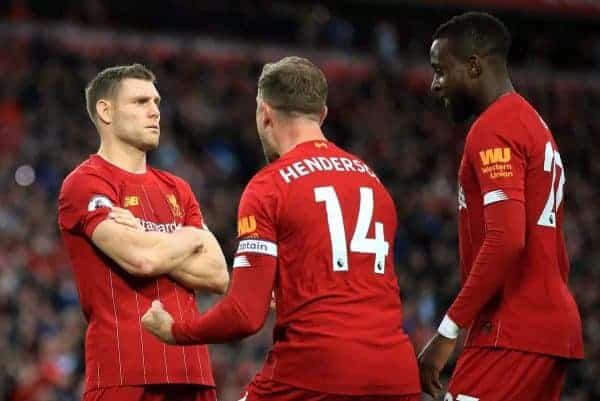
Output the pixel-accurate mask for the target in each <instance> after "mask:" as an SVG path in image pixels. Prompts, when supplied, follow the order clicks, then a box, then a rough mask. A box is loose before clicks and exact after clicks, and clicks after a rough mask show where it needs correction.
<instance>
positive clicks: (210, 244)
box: [91, 207, 229, 294]
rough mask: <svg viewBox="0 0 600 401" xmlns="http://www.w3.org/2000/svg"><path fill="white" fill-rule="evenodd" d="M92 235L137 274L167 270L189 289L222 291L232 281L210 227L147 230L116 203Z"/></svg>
mask: <svg viewBox="0 0 600 401" xmlns="http://www.w3.org/2000/svg"><path fill="white" fill-rule="evenodd" d="M91 239H92V242H93V243H94V245H96V246H97V247H98V248H99V249H100V250H101V251H102V252H103V253H104V254H106V255H107V256H108V257H110V258H111V259H112V260H113V261H114V262H115V263H117V264H118V265H119V266H120V267H121V268H123V269H124V270H125V271H127V272H128V273H130V274H132V275H134V276H141V277H153V276H159V275H162V274H168V275H169V276H170V277H171V278H173V279H174V280H175V281H177V282H179V283H180V284H182V285H184V286H185V287H187V288H189V289H192V290H204V291H209V292H215V293H219V294H223V293H224V292H225V291H226V290H227V286H228V285H229V274H228V273H227V264H226V262H225V257H224V256H223V252H222V250H221V247H220V246H219V243H218V242H217V240H216V238H215V237H214V235H213V234H212V233H211V232H210V231H208V230H201V229H197V228H194V227H189V226H186V227H182V228H180V229H178V230H176V231H175V232H173V233H162V232H146V231H144V229H143V228H142V226H141V225H140V223H139V220H138V219H136V218H135V217H134V216H133V214H131V212H129V211H128V210H127V209H121V208H117V207H113V208H112V211H111V213H110V214H109V218H108V219H106V220H104V221H102V222H101V223H100V224H98V226H97V227H96V229H95V230H94V232H93V234H92V238H91Z"/></svg>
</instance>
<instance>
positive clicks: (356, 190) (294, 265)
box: [143, 57, 420, 401]
mask: <svg viewBox="0 0 600 401" xmlns="http://www.w3.org/2000/svg"><path fill="white" fill-rule="evenodd" d="M326 98H327V81H326V80H325V76H324V74H323V73H322V72H321V70H319V69H318V68H317V67H316V66H315V65H314V64H312V63H311V62H310V61H308V60H306V59H302V58H298V57H287V58H284V59H282V60H280V61H278V62H276V63H273V64H267V65H265V67H264V68H263V71H262V74H261V76H260V79H259V82H258V96H257V110H256V123H257V127H258V133H259V137H260V140H261V142H262V145H263V148H264V151H265V155H266V157H267V160H268V162H269V163H270V164H269V165H268V166H267V167H265V168H264V169H262V170H261V171H259V172H258V173H257V174H256V175H255V176H254V178H252V180H251V181H250V182H249V183H248V186H247V187H246V190H245V191H244V194H243V195H242V199H241V201H240V206H239V214H238V218H239V223H238V224H239V226H238V236H239V240H240V241H239V247H238V250H237V254H236V257H235V260H234V265H233V267H234V271H233V278H232V285H231V288H230V289H229V292H228V293H227V295H226V296H225V297H224V298H223V300H222V301H221V302H220V303H219V304H218V305H216V306H215V307H214V308H213V309H211V310H210V311H208V312H207V313H206V314H205V315H203V316H201V317H197V318H194V319H188V318H185V319H180V318H179V317H178V316H177V315H176V314H174V313H173V311H172V310H170V309H169V308H168V307H166V308H163V305H162V304H161V303H160V302H155V303H153V306H152V308H151V309H150V310H149V311H148V312H147V313H146V314H145V315H144V318H143V322H144V325H145V327H146V328H147V329H149V330H150V331H151V332H153V333H154V334H155V335H156V336H158V337H159V338H160V339H162V340H163V341H166V342H171V343H178V344H191V343H202V344H204V343H215V342H224V341H231V340H234V339H239V338H242V337H245V336H249V335H251V334H253V333H255V332H256V331H258V330H259V329H260V328H261V327H262V326H263V324H264V321H265V318H266V316H267V311H268V309H269V301H270V299H271V290H272V289H273V288H274V289H275V299H276V304H277V321H276V326H275V329H274V333H273V337H274V338H273V340H274V344H273V348H272V350H271V351H270V352H269V355H268V357H267V360H266V363H265V366H264V368H263V370H262V371H261V372H260V373H259V374H258V375H257V376H256V378H255V379H254V380H253V381H252V383H251V384H250V385H249V387H248V393H247V395H246V397H245V400H246V401H255V400H264V401H267V400H269V401H270V400H273V401H275V400H277V401H300V400H303V401H305V400H308V401H312V400H321V401H325V400H331V401H334V400H335V401H346V400H356V401H359V400H361V401H362V400H373V401H375V400H378V401H392V400H394V401H416V400H419V399H420V386H419V377H418V372H417V364H416V358H415V354H414V350H413V347H412V345H411V344H410V342H409V340H408V338H407V336H406V334H405V333H404V332H403V331H402V307H401V303H400V297H399V290H398V284H397V279H396V274H395V273H394V262H393V261H394V255H393V244H394V236H395V233H396V209H395V206H394V202H393V200H392V198H391V197H390V195H389V193H388V192H387V190H386V189H385V188H384V186H383V185H382V184H381V183H380V182H379V179H378V178H377V176H376V175H375V174H374V173H373V171H372V170H371V169H370V168H369V167H368V166H367V165H366V164H365V163H364V162H363V161H362V160H360V159H359V158H357V157H356V156H354V155H352V154H350V153H347V152H345V151H344V150H342V149H340V148H338V147H337V146H335V145H334V144H333V143H331V142H328V141H327V140H326V138H325V137H324V135H323V132H322V131H321V124H322V123H323V120H324V119H325V117H326V115H327V106H326ZM165 309H166V311H165ZM167 312H169V313H167ZM171 315H173V317H171ZM173 319H175V322H174V321H173Z"/></svg>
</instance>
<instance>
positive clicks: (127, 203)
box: [123, 195, 140, 207]
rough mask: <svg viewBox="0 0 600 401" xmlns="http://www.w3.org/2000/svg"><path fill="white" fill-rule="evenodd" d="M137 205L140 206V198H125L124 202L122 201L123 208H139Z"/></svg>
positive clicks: (133, 196)
mask: <svg viewBox="0 0 600 401" xmlns="http://www.w3.org/2000/svg"><path fill="white" fill-rule="evenodd" d="M139 205H140V198H138V197H137V196H135V195H132V196H126V197H125V200H124V201H123V207H131V206H139Z"/></svg>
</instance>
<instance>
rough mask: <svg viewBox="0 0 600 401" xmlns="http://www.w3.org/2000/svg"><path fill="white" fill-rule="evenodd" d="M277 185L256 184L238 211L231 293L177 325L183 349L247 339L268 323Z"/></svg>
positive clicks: (175, 330)
mask: <svg viewBox="0 0 600 401" xmlns="http://www.w3.org/2000/svg"><path fill="white" fill-rule="evenodd" d="M272 189H273V188H272V186H271V185H270V184H268V183H266V182H265V185H260V184H259V183H256V182H254V183H253V182H251V183H250V184H249V185H248V188H246V191H244V194H243V195H242V199H241V200H240V206H239V210H238V238H239V239H240V241H239V245H238V250H237V252H236V256H235V259H234V263H233V275H232V282H231V286H230V288H229V291H228V292H227V294H226V295H225V297H223V299H222V300H221V302H219V303H218V304H217V305H216V306H215V307H213V308H212V309H210V310H209V311H208V312H206V313H205V314H203V315H201V316H199V317H198V318H196V319H195V320H192V321H181V322H175V323H174V324H173V328H172V331H173V337H174V338H175V341H176V342H177V343H178V344H210V343H220V342H227V341H232V340H235V339H240V338H243V337H247V336H249V335H251V334H253V333H255V332H256V331H258V330H259V329H260V328H261V327H262V326H263V324H264V322H265V320H266V318H267V313H268V311H269V303H270V301H271V292H272V290H273V284H274V282H275V273H276V270H277V230H276V223H275V218H276V210H277V204H278V196H277V195H276V194H275V192H274V191H272Z"/></svg>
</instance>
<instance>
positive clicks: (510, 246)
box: [504, 233, 525, 258]
mask: <svg viewBox="0 0 600 401" xmlns="http://www.w3.org/2000/svg"><path fill="white" fill-rule="evenodd" d="M504 243H505V250H506V251H507V253H508V254H509V255H511V256H513V257H514V258H518V257H519V256H521V254H522V253H523V252H524V251H525V233H523V235H507V236H506V237H505V241H504Z"/></svg>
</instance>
